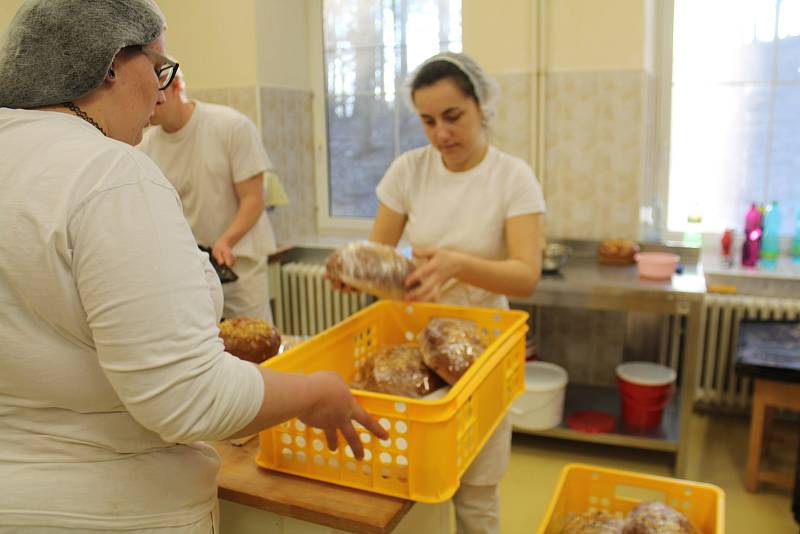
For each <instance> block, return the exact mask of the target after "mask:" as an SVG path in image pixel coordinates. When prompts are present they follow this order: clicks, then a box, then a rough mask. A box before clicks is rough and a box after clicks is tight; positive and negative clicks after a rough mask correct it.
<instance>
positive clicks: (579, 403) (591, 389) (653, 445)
mask: <svg viewBox="0 0 800 534" xmlns="http://www.w3.org/2000/svg"><path fill="white" fill-rule="evenodd" d="M679 398H680V393H679V391H677V390H676V391H675V392H674V393H673V395H672V399H671V400H670V403H669V405H668V406H667V407H666V408H665V410H664V416H663V418H662V421H661V426H659V427H658V428H654V429H646V430H644V429H637V428H629V427H627V426H626V425H625V424H624V423H623V422H622V416H621V413H620V398H619V390H618V389H617V388H616V387H607V386H588V385H582V384H568V385H567V391H566V394H565V398H564V419H563V421H562V422H561V425H560V426H558V427H556V428H551V429H549V430H527V429H525V428H520V427H517V426H514V431H515V432H521V433H524V434H532V435H536V436H545V437H549V438H559V439H569V440H573V441H586V442H591V443H603V444H606V445H618V446H622V447H634V448H637V449H648V450H655V451H666V452H676V451H677V450H678V435H679V429H680V417H679V413H680V412H679V410H678V399H679ZM580 410H598V411H602V412H606V413H608V414H610V415H613V416H614V418H615V419H616V420H617V424H616V428H615V429H614V430H613V431H612V432H608V433H604V434H589V433H586V432H578V431H577V430H573V429H571V428H569V426H567V417H569V415H570V414H571V413H573V412H577V411H580Z"/></svg>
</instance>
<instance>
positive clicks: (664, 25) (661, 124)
mask: <svg viewBox="0 0 800 534" xmlns="http://www.w3.org/2000/svg"><path fill="white" fill-rule="evenodd" d="M655 9H656V13H655V18H656V20H655V31H656V35H655V47H654V54H655V58H654V72H655V74H656V77H657V79H656V94H655V102H656V114H655V117H654V120H655V130H656V132H655V152H654V154H653V157H654V158H655V162H654V165H653V169H654V171H653V172H654V175H655V177H654V182H655V194H656V195H657V196H658V199H659V201H660V203H661V208H662V214H661V221H660V228H658V230H659V234H660V236H661V240H662V241H672V242H682V241H683V233H682V232H680V231H674V230H670V229H669V226H668V224H667V220H668V214H669V179H670V168H669V167H670V150H671V147H670V141H671V135H672V125H671V121H672V61H673V53H672V51H673V38H674V34H673V29H674V21H675V0H658V1H657V2H656V8H655ZM643 202H645V199H643ZM645 205H646V204H645ZM784 216H786V215H784ZM744 217H745V213H742V214H741V220H740V221H737V222H736V223H735V225H734V248H733V255H734V256H736V255H737V254H738V252H737V250H738V249H737V247H738V246H739V244H741V242H742V232H743V227H744ZM702 237H703V250H704V251H707V252H719V251H720V250H721V244H720V241H721V239H722V232H721V231H717V232H708V231H706V232H703V233H702ZM792 238H793V237H792V235H782V236H781V237H780V247H781V255H782V256H783V255H784V252H785V251H787V250H788V249H789V247H790V246H791V245H790V244H791V241H792Z"/></svg>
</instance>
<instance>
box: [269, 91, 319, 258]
mask: <svg viewBox="0 0 800 534" xmlns="http://www.w3.org/2000/svg"><path fill="white" fill-rule="evenodd" d="M311 98H312V95H311V92H310V91H299V90H294V89H277V88H272V87H262V88H261V128H262V132H263V136H264V146H266V147H267V151H268V153H269V156H270V158H271V159H272V164H273V165H274V166H275V173H276V174H277V175H278V177H279V178H280V180H281V183H282V184H283V187H284V189H285V190H286V194H287V196H288V197H289V205H288V206H283V207H279V208H276V209H275V210H274V211H272V212H271V213H270V219H271V221H272V226H273V228H274V229H275V236H276V238H277V240H278V243H291V242H292V241H295V240H297V239H298V238H301V237H308V236H310V235H313V234H314V233H315V232H316V193H315V190H316V189H315V184H314V128H313V120H312V109H311Z"/></svg>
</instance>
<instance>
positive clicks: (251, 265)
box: [222, 257, 273, 324]
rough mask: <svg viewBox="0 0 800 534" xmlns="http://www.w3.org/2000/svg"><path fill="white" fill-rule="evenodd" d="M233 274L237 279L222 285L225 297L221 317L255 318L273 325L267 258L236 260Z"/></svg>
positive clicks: (242, 258)
mask: <svg viewBox="0 0 800 534" xmlns="http://www.w3.org/2000/svg"><path fill="white" fill-rule="evenodd" d="M233 272H235V273H236V274H237V275H238V276H239V279H238V280H236V281H235V282H231V283H228V284H222V293H223V294H224V295H225V301H224V305H223V308H222V316H223V317H224V318H226V319H235V318H236V317H255V318H258V319H264V320H265V321H267V322H268V323H269V324H273V323H272V310H271V309H270V307H269V273H268V270H267V258H266V257H264V258H260V259H258V260H255V259H252V258H246V257H239V258H236V263H235V264H234V265H233Z"/></svg>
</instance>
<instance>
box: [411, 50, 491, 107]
mask: <svg viewBox="0 0 800 534" xmlns="http://www.w3.org/2000/svg"><path fill="white" fill-rule="evenodd" d="M437 61H446V62H448V63H451V64H452V65H455V66H456V67H457V68H458V70H460V71H461V72H463V73H464V75H465V76H466V77H467V79H468V80H469V81H470V83H471V84H472V87H473V89H475V95H476V96H477V97H478V105H479V106H480V108H481V112H482V113H483V117H484V121H485V122H487V123H488V122H489V121H491V120H492V119H493V118H494V116H495V114H496V113H497V101H498V100H499V99H500V86H499V85H498V83H497V80H495V79H494V78H493V77H492V76H490V75H489V74H488V73H487V72H486V71H484V70H483V69H482V68H481V66H480V65H478V63H477V62H476V61H475V60H474V59H472V58H471V57H469V56H468V55H467V54H463V53H457V52H442V53H440V54H436V55H435V56H432V57H430V58H428V59H426V60H425V61H424V62H422V64H421V65H420V66H419V67H417V68H416V69H414V72H412V73H411V75H410V76H409V77H408V78H407V79H406V83H405V90H404V93H405V95H404V96H405V99H406V104H407V105H408V109H410V110H411V111H412V112H416V106H415V105H414V99H413V95H412V87H413V86H414V82H416V80H417V77H418V76H419V74H420V72H421V71H422V70H423V69H424V68H425V67H426V66H428V65H430V64H431V63H435V62H437Z"/></svg>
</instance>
